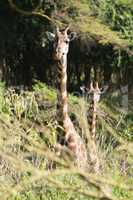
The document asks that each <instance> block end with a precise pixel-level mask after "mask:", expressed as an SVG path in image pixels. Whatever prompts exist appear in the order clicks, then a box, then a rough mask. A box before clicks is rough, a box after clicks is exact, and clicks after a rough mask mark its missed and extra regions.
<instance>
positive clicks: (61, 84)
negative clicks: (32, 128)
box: [53, 27, 87, 168]
mask: <svg viewBox="0 0 133 200" xmlns="http://www.w3.org/2000/svg"><path fill="white" fill-rule="evenodd" d="M68 30H69V27H67V28H65V30H62V31H60V30H59V29H58V28H57V30H56V37H55V40H54V51H53V59H54V61H55V62H56V63H57V71H58V78H57V82H58V84H57V121H58V123H59V124H60V125H62V127H63V129H64V141H65V144H66V146H67V147H68V149H69V150H70V151H71V152H72V153H73V154H74V157H75V162H76V165H77V166H78V167H81V168H83V167H85V165H86V164H87V150H86V146H85V144H84V142H83V140H82V138H81V137H80V136H79V134H78V133H77V132H76V130H75V127H74V125H73V122H72V121H71V119H70V117H69V114H68V97H67V54H68V51H69V43H70V41H71V39H72V35H71V34H68ZM59 142H60V141H59Z"/></svg>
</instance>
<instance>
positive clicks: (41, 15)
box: [8, 0, 54, 23]
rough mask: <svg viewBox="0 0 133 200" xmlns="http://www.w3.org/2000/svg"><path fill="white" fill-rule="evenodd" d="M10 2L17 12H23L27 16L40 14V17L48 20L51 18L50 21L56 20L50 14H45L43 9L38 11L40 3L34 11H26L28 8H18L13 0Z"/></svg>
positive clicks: (9, 0)
mask: <svg viewBox="0 0 133 200" xmlns="http://www.w3.org/2000/svg"><path fill="white" fill-rule="evenodd" d="M8 2H9V4H10V7H11V8H12V9H13V10H15V11H16V12H18V13H20V14H22V15H26V16H32V15H35V16H39V17H43V18H45V19H47V20H49V21H50V22H52V23H54V20H53V19H51V18H50V17H49V16H47V15H45V14H43V13H42V12H41V11H37V10H38V8H39V7H40V3H39V5H38V6H37V7H36V8H35V9H34V10H32V11H26V10H22V9H21V8H18V7H17V6H16V5H15V4H14V3H13V0H8Z"/></svg>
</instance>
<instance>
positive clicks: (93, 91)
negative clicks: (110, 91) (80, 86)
mask: <svg viewBox="0 0 133 200" xmlns="http://www.w3.org/2000/svg"><path fill="white" fill-rule="evenodd" d="M89 94H90V96H92V98H93V100H94V101H95V102H96V103H97V102H99V100H100V95H101V89H100V88H99V86H98V82H96V83H95V86H93V83H92V82H91V83H90V88H89Z"/></svg>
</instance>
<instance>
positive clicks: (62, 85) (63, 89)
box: [57, 55, 72, 135]
mask: <svg viewBox="0 0 133 200" xmlns="http://www.w3.org/2000/svg"><path fill="white" fill-rule="evenodd" d="M57 100H58V103H57V117H58V121H59V124H61V125H62V126H63V128H64V132H65V135H67V133H68V132H69V130H70V128H71V127H70V126H72V122H71V120H70V117H69V115H68V97H67V55H63V56H62V59H61V60H60V61H59V62H58V92H57Z"/></svg>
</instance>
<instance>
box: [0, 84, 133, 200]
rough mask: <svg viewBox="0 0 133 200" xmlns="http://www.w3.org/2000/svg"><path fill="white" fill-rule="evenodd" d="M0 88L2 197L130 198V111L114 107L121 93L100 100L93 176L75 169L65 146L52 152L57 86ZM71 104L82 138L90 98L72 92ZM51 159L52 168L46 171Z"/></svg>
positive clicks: (84, 133)
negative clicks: (98, 166) (59, 153)
mask: <svg viewBox="0 0 133 200" xmlns="http://www.w3.org/2000/svg"><path fill="white" fill-rule="evenodd" d="M0 91H1V107H0V110H1V113H0V124H1V125H0V134H1V137H0V138H1V139H0V140H1V142H0V143H1V145H0V152H1V162H0V174H1V176H0V182H1V185H2V187H1V189H0V195H1V198H2V200H4V199H7V198H8V199H9V200H10V199H13V200H14V199H20V200H23V199H26V200H29V199H33V200H34V199H43V200H45V199H52V200H61V199H64V200H67V199H75V198H76V199H81V200H86V199H91V198H92V199H93V198H94V197H95V198H98V199H99V198H100V199H101V198H103V197H106V199H117V200H118V199H132V198H133V196H132V195H133V194H132V191H131V188H132V154H133V151H132V149H133V148H132V145H133V144H132V131H133V130H132V128H133V127H132V118H133V115H132V114H130V113H129V114H128V115H125V114H124V112H123V110H122V109H118V105H120V104H121V102H120V101H121V99H120V98H119V96H117V97H116V96H115V97H113V95H111V96H112V97H111V96H108V94H106V95H104V96H103V97H102V99H101V102H100V104H99V113H98V125H97V139H98V141H99V142H98V143H99V147H98V148H99V157H100V162H101V172H100V174H99V175H96V174H94V173H86V172H84V171H82V170H79V169H78V168H76V167H74V166H73V164H72V162H73V161H72V160H71V155H70V154H68V153H67V152H66V153H65V150H64V153H63V154H62V157H61V158H59V157H58V156H57V154H56V148H55V146H56V126H57V123H56V116H55V108H56V93H55V90H53V89H52V88H48V87H47V86H46V85H45V84H43V83H40V82H38V83H36V85H34V86H33V90H32V91H21V92H20V93H19V94H18V93H16V92H15V91H14V90H13V89H11V88H9V89H8V90H5V88H4V85H3V84H1V89H0ZM110 98H112V100H111V101H113V100H115V101H114V102H115V104H114V103H113V104H112V103H111V101H110ZM69 103H70V107H71V109H70V115H71V117H72V118H73V119H74V123H75V125H76V126H77V130H78V132H79V134H81V135H82V137H86V136H87V134H89V130H88V129H87V124H86V123H87V122H86V111H87V107H88V103H89V101H88V102H87V101H86V100H85V99H84V98H83V97H82V96H81V97H76V96H75V97H74V96H72V95H70V97H69ZM77 108H80V109H77ZM81 113H82V115H81ZM88 145H89V144H88ZM52 161H53V162H54V165H53V166H55V164H56V168H55V167H54V169H53V170H51V171H49V170H48V168H49V167H48V166H49V165H52V163H51V162H52ZM50 163H51V164H50ZM88 166H89V163H88ZM44 186H45V187H44ZM68 191H69V192H68ZM76 191H78V194H77V192H76Z"/></svg>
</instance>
